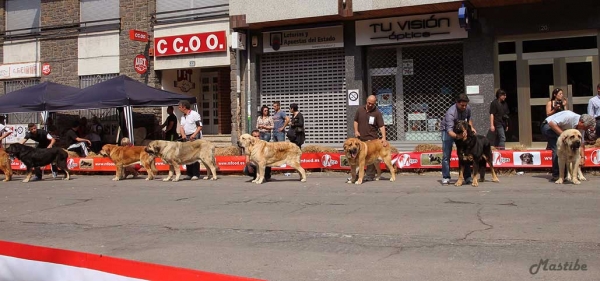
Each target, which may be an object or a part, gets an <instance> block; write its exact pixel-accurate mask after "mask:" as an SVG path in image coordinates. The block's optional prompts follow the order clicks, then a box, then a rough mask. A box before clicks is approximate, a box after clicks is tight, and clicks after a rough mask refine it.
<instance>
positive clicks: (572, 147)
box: [554, 129, 586, 184]
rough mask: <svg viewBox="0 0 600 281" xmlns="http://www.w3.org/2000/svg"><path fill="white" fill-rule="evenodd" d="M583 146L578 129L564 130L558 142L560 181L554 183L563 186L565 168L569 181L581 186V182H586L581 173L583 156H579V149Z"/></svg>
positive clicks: (557, 154)
mask: <svg viewBox="0 0 600 281" xmlns="http://www.w3.org/2000/svg"><path fill="white" fill-rule="evenodd" d="M582 145H584V144H583V137H582V136H581V132H579V130H577V129H568V130H564V131H563V132H562V133H561V134H560V136H558V141H557V142H556V156H557V157H558V170H559V176H558V180H556V181H555V182H554V183H557V184H562V183H563V181H564V179H565V167H566V168H567V178H566V179H567V180H569V181H571V182H572V183H573V184H581V182H580V180H582V181H584V180H586V178H585V177H584V176H583V173H582V172H581V168H580V167H579V164H580V162H581V161H583V160H582V159H581V156H580V155H579V149H580V148H581V146H582Z"/></svg>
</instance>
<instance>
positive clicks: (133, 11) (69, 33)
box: [0, 0, 236, 138]
mask: <svg viewBox="0 0 600 281" xmlns="http://www.w3.org/2000/svg"><path fill="white" fill-rule="evenodd" d="M217 2H218V3H217ZM207 7H208V8H207ZM0 9H1V12H0V17H2V18H1V19H0V30H1V31H2V32H3V35H2V39H3V40H2V44H1V46H0V59H1V61H0V94H5V93H9V92H12V91H15V90H18V89H22V88H24V87H27V86H32V85H35V84H38V83H41V82H45V81H52V82H56V83H61V84H64V85H69V86H73V87H78V88H84V87H88V86H91V85H94V84H96V83H99V82H103V81H105V80H107V79H111V78H114V77H117V76H119V75H122V74H125V75H127V76H129V77H131V78H133V79H136V80H138V81H140V82H143V83H145V84H147V85H149V86H152V87H157V88H163V89H165V90H169V91H172V92H177V93H182V94H188V95H193V96H195V97H196V98H197V100H198V102H199V104H198V108H199V113H200V114H201V115H202V117H203V119H204V120H203V121H204V125H205V127H204V133H205V135H218V134H225V135H227V136H229V134H230V133H231V130H232V129H231V128H232V127H233V126H232V116H234V115H235V112H232V106H231V98H230V96H231V95H232V92H231V90H232V87H231V74H230V72H231V67H230V66H231V65H232V62H231V60H234V59H235V58H233V57H231V56H230V53H231V52H230V42H229V37H230V33H231V32H230V29H229V14H228V13H229V7H228V1H226V0H225V1H212V0H207V1H165V0H100V1H99V0H93V1H92V0H60V1H54V0H53V1H47V0H0ZM157 39H158V41H157ZM169 40H170V41H169ZM180 40H187V41H186V42H185V43H186V46H183V45H181V44H182V43H183V41H180ZM157 43H160V44H159V45H158V48H157V46H156V44H157ZM233 108H234V109H235V108H236V107H235V106H234V107H233ZM161 113H162V114H161ZM175 113H177V114H179V112H178V110H175ZM80 116H81V117H87V118H88V119H90V118H91V117H92V116H97V117H99V118H100V119H101V120H102V122H103V124H106V125H107V126H105V128H109V129H110V132H108V135H109V136H111V138H112V136H113V135H115V134H116V128H117V126H116V124H117V122H118V120H117V114H116V109H92V110H79V111H76V112H62V113H60V114H59V115H58V116H56V120H55V121H56V123H58V124H57V125H65V124H70V120H71V119H76V118H79V117H80ZM165 119H166V110H165V108H162V109H161V108H137V109H134V120H135V121H134V126H135V127H136V128H137V127H144V128H146V133H147V136H146V137H147V138H159V137H160V134H158V133H156V134H154V133H153V132H157V131H159V128H158V126H159V125H160V124H161V123H162V121H163V120H165ZM8 120H9V122H10V123H11V124H27V123H30V122H33V123H38V124H42V120H41V118H40V114H36V113H27V114H25V113H23V114H21V113H15V114H10V115H9V118H8ZM113 125H114V126H113ZM63 127H64V126H63ZM63 127H61V128H59V129H60V130H61V131H62V130H64V129H65V128H63ZM113 128H115V131H114V132H113V131H112V129H113Z"/></svg>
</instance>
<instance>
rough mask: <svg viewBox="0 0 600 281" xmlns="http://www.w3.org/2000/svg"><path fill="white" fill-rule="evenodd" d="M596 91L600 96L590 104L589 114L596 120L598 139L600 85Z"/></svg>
mask: <svg viewBox="0 0 600 281" xmlns="http://www.w3.org/2000/svg"><path fill="white" fill-rule="evenodd" d="M596 91H597V92H598V94H597V95H596V96H595V97H593V98H591V99H590V101H589V102H588V108H587V114H589V115H590V116H592V117H594V119H596V128H595V129H594V130H595V132H596V139H598V134H600V84H598V86H596Z"/></svg>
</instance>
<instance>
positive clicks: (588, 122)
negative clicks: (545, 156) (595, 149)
mask: <svg viewBox="0 0 600 281" xmlns="http://www.w3.org/2000/svg"><path fill="white" fill-rule="evenodd" d="M594 126H596V121H595V120H594V117H592V116H591V115H588V114H582V115H579V114H577V113H575V112H573V111H570V110H564V111H561V112H558V113H555V114H553V115H550V116H548V118H546V120H544V122H542V126H541V128H540V129H541V131H542V134H543V135H544V136H545V137H546V140H548V147H549V148H550V149H551V150H552V179H551V180H550V181H552V182H555V181H556V180H558V176H559V170H558V168H559V167H558V156H557V155H556V148H557V147H556V142H557V141H558V136H560V134H561V133H562V132H563V131H564V130H568V129H577V130H579V131H580V132H581V135H582V136H583V134H584V131H585V130H588V129H592V128H594ZM584 151H585V145H584V144H582V145H581V147H580V155H581V159H585V158H584ZM583 163H584V161H581V164H582V165H583ZM571 176H572V177H573V176H575V177H576V176H577V175H571Z"/></svg>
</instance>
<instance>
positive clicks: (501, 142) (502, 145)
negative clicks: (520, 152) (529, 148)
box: [493, 124, 506, 150]
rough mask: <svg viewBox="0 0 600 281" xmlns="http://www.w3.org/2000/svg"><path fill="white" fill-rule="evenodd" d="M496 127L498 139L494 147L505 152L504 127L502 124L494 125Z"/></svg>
mask: <svg viewBox="0 0 600 281" xmlns="http://www.w3.org/2000/svg"><path fill="white" fill-rule="evenodd" d="M494 127H496V139H495V140H494V143H493V145H494V146H495V147H496V148H497V149H498V150H504V149H505V146H506V144H505V143H506V131H504V126H503V125H502V124H497V125H494Z"/></svg>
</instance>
